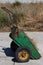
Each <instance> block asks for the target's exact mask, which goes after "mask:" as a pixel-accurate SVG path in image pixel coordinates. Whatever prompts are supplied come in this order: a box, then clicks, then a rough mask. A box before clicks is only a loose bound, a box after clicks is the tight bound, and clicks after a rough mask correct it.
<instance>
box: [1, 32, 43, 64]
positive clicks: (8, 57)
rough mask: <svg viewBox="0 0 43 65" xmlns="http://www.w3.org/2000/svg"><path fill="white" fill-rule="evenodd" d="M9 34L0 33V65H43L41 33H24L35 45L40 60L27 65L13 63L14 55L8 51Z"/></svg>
mask: <svg viewBox="0 0 43 65" xmlns="http://www.w3.org/2000/svg"><path fill="white" fill-rule="evenodd" d="M9 33H10V32H0V65H22V64H23V65H43V32H26V34H27V36H29V37H30V38H31V39H33V40H34V41H35V43H36V46H37V48H38V51H39V53H40V54H41V56H42V57H41V58H40V59H39V60H30V61H29V62H27V63H17V62H14V53H13V51H11V49H10V43H11V41H12V40H11V39H10V37H9Z"/></svg>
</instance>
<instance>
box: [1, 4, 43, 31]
mask: <svg viewBox="0 0 43 65" xmlns="http://www.w3.org/2000/svg"><path fill="white" fill-rule="evenodd" d="M13 5H14V3H13V4H9V3H7V4H0V7H1V6H6V7H8V8H9V9H11V10H12V11H13V12H14V13H17V14H18V15H19V20H20V22H19V21H18V26H19V28H20V29H23V30H28V31H43V3H35V4H33V3H30V4H21V5H20V6H18V5H16V6H13ZM17 14H16V15H17ZM21 15H23V16H22V17H20V16H21Z"/></svg>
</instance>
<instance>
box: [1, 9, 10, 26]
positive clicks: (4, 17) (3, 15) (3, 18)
mask: <svg viewBox="0 0 43 65" xmlns="http://www.w3.org/2000/svg"><path fill="white" fill-rule="evenodd" d="M8 23H9V20H8V16H7V14H6V13H5V12H4V11H2V10H1V9H0V27H3V26H8Z"/></svg>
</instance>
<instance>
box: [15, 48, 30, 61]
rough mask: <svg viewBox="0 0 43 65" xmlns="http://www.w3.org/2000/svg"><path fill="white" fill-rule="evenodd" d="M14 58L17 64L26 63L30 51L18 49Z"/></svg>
mask: <svg viewBox="0 0 43 65" xmlns="http://www.w3.org/2000/svg"><path fill="white" fill-rule="evenodd" d="M15 57H16V60H17V62H27V61H29V59H30V50H29V49H28V48H25V47H20V48H18V49H17V50H16V53H15Z"/></svg>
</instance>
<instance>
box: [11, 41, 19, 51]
mask: <svg viewBox="0 0 43 65" xmlns="http://www.w3.org/2000/svg"><path fill="white" fill-rule="evenodd" d="M10 47H11V50H13V51H14V52H15V51H16V49H17V48H18V47H19V46H17V44H16V43H14V41H12V42H11V45H10Z"/></svg>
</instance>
